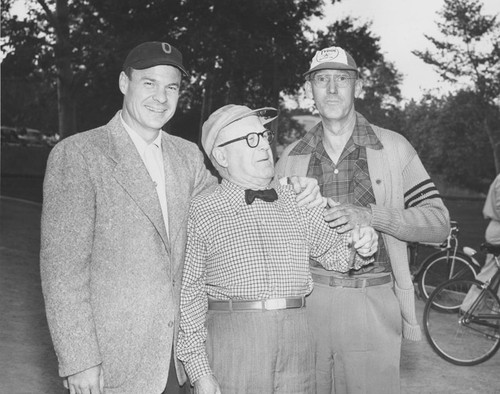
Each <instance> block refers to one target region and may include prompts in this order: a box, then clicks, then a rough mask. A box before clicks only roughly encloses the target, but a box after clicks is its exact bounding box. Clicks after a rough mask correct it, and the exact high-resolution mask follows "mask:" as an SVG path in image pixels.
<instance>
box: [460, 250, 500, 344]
mask: <svg viewBox="0 0 500 394" xmlns="http://www.w3.org/2000/svg"><path fill="white" fill-rule="evenodd" d="M493 257H494V258H495V264H496V266H497V272H495V275H493V277H491V278H490V279H488V280H487V281H486V282H484V283H483V285H482V286H481V292H480V293H479V295H478V296H477V297H476V299H475V300H474V302H473V303H472V305H471V306H470V308H469V309H468V310H467V311H465V312H464V314H463V316H461V317H460V319H459V323H460V324H461V325H464V326H467V327H468V328H470V329H471V330H474V331H477V332H480V333H482V334H483V335H485V336H486V337H487V338H490V339H498V338H500V331H498V330H499V329H500V311H498V312H497V313H477V314H474V311H475V310H476V308H477V306H478V305H479V304H480V303H481V302H482V300H483V299H484V297H485V295H486V289H490V290H491V291H492V292H493V293H494V294H497V291H498V287H499V286H500V262H499V260H498V256H495V255H494V256H493ZM495 321H496V322H495ZM470 323H475V324H477V325H478V326H486V327H490V328H494V329H496V330H497V331H498V332H497V333H496V334H495V335H489V334H487V333H483V332H481V331H480V330H477V329H475V328H474V327H473V326H470Z"/></svg>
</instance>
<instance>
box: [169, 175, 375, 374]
mask: <svg viewBox="0 0 500 394" xmlns="http://www.w3.org/2000/svg"><path fill="white" fill-rule="evenodd" d="M276 191H277V193H278V200H276V201H274V202H265V201H262V200H259V199H256V200H255V201H254V202H253V204H251V205H247V204H246V203H245V197H244V189H242V188H240V187H238V186H236V185H234V184H232V183H231V182H228V181H226V180H223V182H222V184H221V185H219V187H218V188H217V189H216V190H215V191H214V192H213V193H212V194H210V195H208V196H200V197H198V198H196V199H195V200H194V201H193V203H192V205H191V210H190V218H189V222H188V242H187V249H186V260H185V265H184V275H183V280H182V288H181V322H180V333H179V339H178V345H177V354H178V357H179V359H181V360H182V361H183V362H184V365H185V367H186V372H187V373H188V376H189V378H190V380H191V382H194V381H196V380H197V379H198V378H199V377H201V376H203V375H206V374H209V373H211V370H210V367H209V365H208V360H207V355H206V351H205V340H206V336H207V330H206V328H205V317H206V313H207V309H208V297H212V298H216V299H222V300H227V299H233V300H262V299H269V298H281V297H289V296H302V295H307V294H309V293H310V292H311V290H312V286H313V284H312V279H311V274H310V272H309V256H312V257H314V258H315V259H316V260H318V261H319V262H320V263H321V264H323V265H324V266H325V268H326V269H328V270H338V271H341V272H345V271H347V270H348V264H349V258H350V248H349V247H348V239H347V236H341V235H338V234H337V233H336V231H334V230H332V229H330V228H329V227H328V226H327V224H326V223H325V221H324V219H323V209H322V208H317V209H312V210H308V209H305V208H299V207H298V206H297V204H296V201H295V198H296V195H295V193H294V192H293V188H292V186H289V185H286V186H281V185H277V186H276ZM371 261H372V259H363V258H361V257H360V256H359V255H356V259H355V267H356V268H359V267H360V266H362V265H364V264H368V263H369V262H371Z"/></svg>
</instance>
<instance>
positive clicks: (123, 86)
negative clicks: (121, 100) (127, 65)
mask: <svg viewBox="0 0 500 394" xmlns="http://www.w3.org/2000/svg"><path fill="white" fill-rule="evenodd" d="M129 82H130V80H129V79H128V77H127V74H125V73H124V72H123V71H122V72H121V73H120V77H119V78H118V86H119V87H120V92H122V93H123V94H125V93H126V92H127V89H128V84H129Z"/></svg>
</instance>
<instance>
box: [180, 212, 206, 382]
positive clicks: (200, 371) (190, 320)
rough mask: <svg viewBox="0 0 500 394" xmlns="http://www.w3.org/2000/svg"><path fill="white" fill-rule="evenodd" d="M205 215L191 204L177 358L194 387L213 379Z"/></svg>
mask: <svg viewBox="0 0 500 394" xmlns="http://www.w3.org/2000/svg"><path fill="white" fill-rule="evenodd" d="M201 215H202V213H200V212H197V211H196V207H195V204H191V208H190V215H189V220H188V240H187V246H186V258H185V263H184V271H183V276H182V283H181V297H180V323H179V337H178V340H177V357H178V358H179V360H181V361H182V363H183V364H184V368H185V370H186V373H187V375H188V377H189V380H190V382H191V384H193V385H194V384H195V383H196V381H197V380H198V379H200V378H201V377H202V376H206V375H212V370H211V368H210V365H209V362H208V355H207V352H206V338H207V329H206V327H205V321H206V315H207V311H208V296H207V293H206V289H205V282H206V271H205V265H206V245H205V242H204V240H203V238H202V236H201V235H200V234H198V232H197V230H196V227H197V226H196V220H197V218H198V217H201Z"/></svg>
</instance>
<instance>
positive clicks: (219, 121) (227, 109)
mask: <svg viewBox="0 0 500 394" xmlns="http://www.w3.org/2000/svg"><path fill="white" fill-rule="evenodd" d="M247 116H257V117H258V118H259V120H260V122H261V123H262V124H263V125H265V124H268V123H270V122H272V121H273V120H274V119H276V118H277V117H278V110H277V109H276V108H272V107H263V108H259V109H253V110H252V109H250V108H248V107H247V106H245V105H235V104H229V105H225V106H224V107H221V108H219V109H218V110H217V111H215V112H214V113H213V114H212V115H210V116H209V117H208V119H207V120H206V121H205V123H203V126H202V128H201V145H202V146H203V149H204V150H205V153H206V154H207V155H208V156H209V157H210V155H211V154H212V150H213V148H214V142H215V140H216V139H217V136H218V135H219V133H220V131H221V130H222V129H223V128H224V127H226V126H229V125H230V124H232V123H234V122H237V121H239V120H241V119H243V118H246V117H247Z"/></svg>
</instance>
